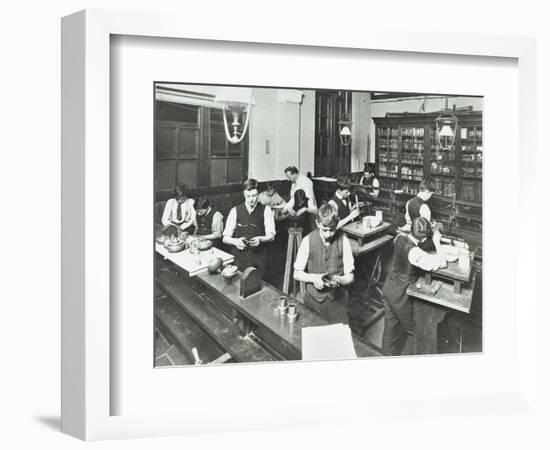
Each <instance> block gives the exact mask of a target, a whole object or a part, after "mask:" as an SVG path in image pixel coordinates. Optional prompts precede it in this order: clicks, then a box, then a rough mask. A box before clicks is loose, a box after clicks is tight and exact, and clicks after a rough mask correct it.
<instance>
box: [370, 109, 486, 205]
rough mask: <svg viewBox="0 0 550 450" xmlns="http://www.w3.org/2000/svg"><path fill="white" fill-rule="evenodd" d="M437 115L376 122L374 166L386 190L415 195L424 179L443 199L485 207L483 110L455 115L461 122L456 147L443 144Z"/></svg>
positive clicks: (400, 116) (391, 117) (395, 116)
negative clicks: (482, 201)
mask: <svg viewBox="0 0 550 450" xmlns="http://www.w3.org/2000/svg"><path fill="white" fill-rule="evenodd" d="M438 114H439V113H435V112H434V113H424V114H407V113H405V114H388V115H386V117H379V118H374V122H375V124H376V142H375V151H376V164H377V168H378V176H379V178H380V183H381V185H382V186H388V184H387V183H388V182H389V181H391V182H392V186H393V185H397V189H398V190H403V191H405V192H411V193H416V191H417V190H418V185H419V184H420V182H421V181H422V180H424V179H426V180H430V181H432V184H433V185H434V189H435V190H434V194H435V195H438V196H441V197H448V198H456V199H462V200H467V201H473V202H481V196H482V181H481V178H482V176H483V171H482V164H483V126H482V114H481V112H480V111H473V110H471V109H465V110H456V111H453V115H455V116H456V117H457V119H458V124H457V129H456V138H455V141H454V145H452V146H451V147H450V148H449V149H442V148H441V147H440V145H439V139H438V136H437V128H436V124H435V119H436V117H437V115H438Z"/></svg>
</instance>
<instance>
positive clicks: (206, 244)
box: [198, 239, 213, 251]
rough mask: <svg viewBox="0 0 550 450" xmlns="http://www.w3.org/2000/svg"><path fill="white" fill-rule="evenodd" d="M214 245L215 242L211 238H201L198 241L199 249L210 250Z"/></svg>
mask: <svg viewBox="0 0 550 450" xmlns="http://www.w3.org/2000/svg"><path fill="white" fill-rule="evenodd" d="M212 245H213V244H212V241H211V240H210V239H203V240H199V242H198V247H199V250H201V251H205V250H209V249H210V248H211V247H212Z"/></svg>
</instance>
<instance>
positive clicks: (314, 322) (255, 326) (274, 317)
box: [195, 272, 380, 360]
mask: <svg viewBox="0 0 550 450" xmlns="http://www.w3.org/2000/svg"><path fill="white" fill-rule="evenodd" d="M241 276H242V273H241V272H239V273H238V274H237V275H236V276H235V277H234V278H233V279H232V280H231V281H229V282H228V281H226V280H225V279H224V278H223V277H221V276H220V275H218V274H210V273H204V274H201V275H198V276H197V277H196V278H195V280H196V281H197V282H198V283H200V285H201V286H197V288H198V289H199V290H200V289H201V287H202V288H203V289H204V291H202V292H201V294H202V295H205V296H206V297H208V298H210V300H213V301H215V302H216V304H217V305H218V306H219V307H220V308H221V309H222V310H224V312H225V313H226V314H230V315H232V316H233V319H234V323H236V324H237V325H238V327H239V329H240V331H241V334H248V333H250V332H253V333H254V335H255V336H256V337H257V338H259V339H260V340H261V341H262V343H263V344H264V345H266V346H268V347H269V348H270V349H272V350H273V351H274V352H276V353H277V354H278V355H281V356H282V357H283V359H289V360H296V359H301V357H302V328H304V327H311V326H320V325H327V324H328V323H327V322H326V321H325V320H323V319H321V318H320V317H319V316H318V315H317V314H315V313H314V312H313V311H311V310H310V309H308V308H307V307H306V306H305V305H302V304H301V303H299V302H297V301H295V302H294V303H296V309H297V311H298V318H297V320H296V322H295V323H289V321H288V318H287V317H286V316H282V315H280V314H279V309H278V305H279V296H281V295H284V294H283V293H282V291H279V290H278V289H276V288H274V287H273V286H270V285H269V284H267V283H264V282H262V289H261V290H260V291H259V292H257V293H255V294H253V295H251V296H249V297H247V298H242V297H241V296H240V280H241ZM289 300H292V299H291V298H289ZM353 343H354V347H355V351H356V353H357V356H358V357H366V356H380V353H379V352H378V351H377V350H376V349H374V347H371V346H370V345H369V344H367V343H366V342H365V341H363V340H361V339H360V338H359V337H357V336H354V337H353Z"/></svg>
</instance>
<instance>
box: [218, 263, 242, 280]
mask: <svg viewBox="0 0 550 450" xmlns="http://www.w3.org/2000/svg"><path fill="white" fill-rule="evenodd" d="M238 271H239V268H238V267H237V266H226V267H225V268H224V269H223V270H222V271H221V276H222V277H224V278H225V279H226V280H230V279H231V278H233V277H234V276H235V275H237V272H238Z"/></svg>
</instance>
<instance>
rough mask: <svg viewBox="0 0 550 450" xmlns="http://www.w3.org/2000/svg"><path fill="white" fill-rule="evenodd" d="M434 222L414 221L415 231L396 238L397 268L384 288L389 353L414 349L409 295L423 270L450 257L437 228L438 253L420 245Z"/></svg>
mask: <svg viewBox="0 0 550 450" xmlns="http://www.w3.org/2000/svg"><path fill="white" fill-rule="evenodd" d="M430 231H431V230H430V222H428V220H426V219H425V218H424V217H417V218H415V219H414V220H413V221H412V227H411V234H409V235H405V234H398V235H397V237H396V238H395V241H394V250H393V258H394V262H393V270H392V272H391V274H390V275H389V276H388V277H387V278H386V281H385V282H384V287H383V288H382V293H383V302H384V310H385V314H384V333H383V335H382V351H383V352H384V354H386V355H401V354H410V353H411V339H410V338H411V337H412V335H413V331H414V323H413V306H412V302H411V301H410V300H409V296H408V295H407V288H408V287H409V285H410V284H412V283H416V280H417V279H418V277H419V275H420V273H421V271H420V269H422V270H425V271H432V270H436V269H439V268H440V267H445V266H446V264H447V261H446V259H445V256H444V255H443V254H442V252H441V244H440V239H441V234H440V232H439V230H437V229H436V230H434V232H433V236H432V238H431V240H432V242H433V244H434V246H435V249H436V253H435V254H430V253H426V252H425V251H424V250H422V249H421V248H420V245H421V244H422V243H425V242H426V240H427V239H428V236H429V235H430Z"/></svg>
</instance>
